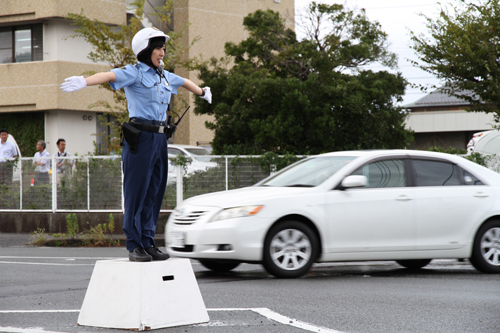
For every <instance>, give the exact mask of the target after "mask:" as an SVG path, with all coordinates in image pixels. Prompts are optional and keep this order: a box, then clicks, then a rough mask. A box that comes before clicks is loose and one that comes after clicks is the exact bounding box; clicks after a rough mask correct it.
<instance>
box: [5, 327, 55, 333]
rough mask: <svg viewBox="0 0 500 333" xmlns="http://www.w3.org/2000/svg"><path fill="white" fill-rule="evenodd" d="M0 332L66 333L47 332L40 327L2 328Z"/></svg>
mask: <svg viewBox="0 0 500 333" xmlns="http://www.w3.org/2000/svg"><path fill="white" fill-rule="evenodd" d="M0 332H7V333H64V332H55V331H45V330H44V329H43V328H40V327H32V328H17V327H1V326H0Z"/></svg>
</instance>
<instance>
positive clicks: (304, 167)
mask: <svg viewBox="0 0 500 333" xmlns="http://www.w3.org/2000/svg"><path fill="white" fill-rule="evenodd" d="M356 158H357V157H356V156H320V157H311V158H308V159H304V160H302V161H299V162H297V163H295V164H294V165H292V166H291V167H290V168H288V169H286V170H285V171H283V172H281V173H278V174H277V175H276V176H274V177H271V178H269V179H267V180H266V181H264V182H263V183H260V184H259V185H260V186H278V187H282V186H283V187H285V186H288V187H314V186H318V185H319V184H321V183H322V182H324V181H325V180H327V179H328V178H330V177H331V176H332V175H333V174H334V173H336V172H337V171H339V170H340V169H341V168H343V167H344V166H345V165H347V164H348V163H349V162H351V161H352V160H354V159H356Z"/></svg>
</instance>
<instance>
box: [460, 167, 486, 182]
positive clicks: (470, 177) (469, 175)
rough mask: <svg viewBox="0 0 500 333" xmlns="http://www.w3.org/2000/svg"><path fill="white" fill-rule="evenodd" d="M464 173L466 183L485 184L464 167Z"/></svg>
mask: <svg viewBox="0 0 500 333" xmlns="http://www.w3.org/2000/svg"><path fill="white" fill-rule="evenodd" d="M462 173H463V175H464V183H465V185H484V183H483V182H482V181H480V180H479V179H478V178H477V177H476V176H474V175H473V174H472V173H470V172H469V171H465V170H464V169H462Z"/></svg>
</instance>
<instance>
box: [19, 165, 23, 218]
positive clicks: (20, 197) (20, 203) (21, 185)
mask: <svg viewBox="0 0 500 333" xmlns="http://www.w3.org/2000/svg"><path fill="white" fill-rule="evenodd" d="M19 163H20V165H19V209H20V210H23V159H22V158H19Z"/></svg>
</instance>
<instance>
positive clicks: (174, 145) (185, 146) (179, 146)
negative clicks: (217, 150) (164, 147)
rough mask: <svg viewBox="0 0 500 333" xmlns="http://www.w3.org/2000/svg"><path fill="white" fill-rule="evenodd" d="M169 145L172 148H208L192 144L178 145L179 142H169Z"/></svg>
mask: <svg viewBox="0 0 500 333" xmlns="http://www.w3.org/2000/svg"><path fill="white" fill-rule="evenodd" d="M168 146H169V147H171V148H181V149H204V150H206V149H205V148H203V147H199V146H191V145H177V144H169V145H168Z"/></svg>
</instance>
